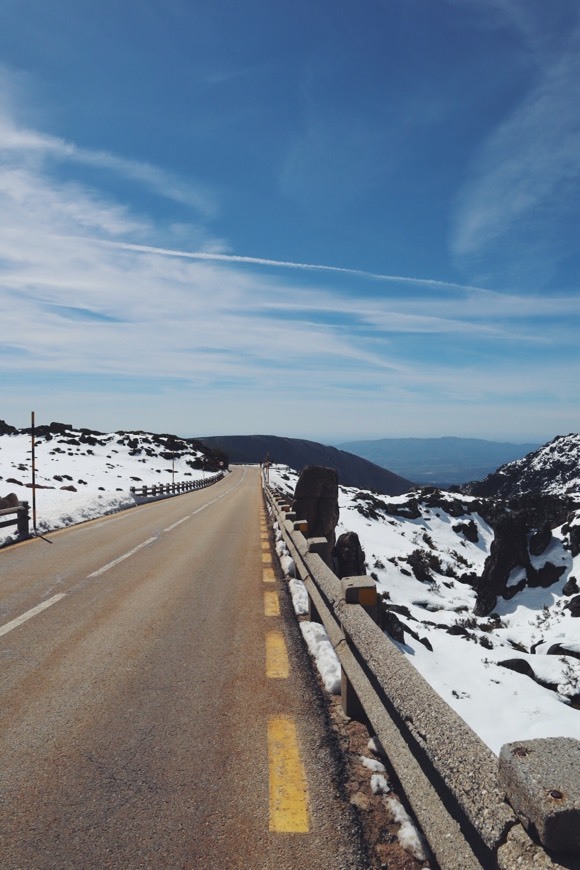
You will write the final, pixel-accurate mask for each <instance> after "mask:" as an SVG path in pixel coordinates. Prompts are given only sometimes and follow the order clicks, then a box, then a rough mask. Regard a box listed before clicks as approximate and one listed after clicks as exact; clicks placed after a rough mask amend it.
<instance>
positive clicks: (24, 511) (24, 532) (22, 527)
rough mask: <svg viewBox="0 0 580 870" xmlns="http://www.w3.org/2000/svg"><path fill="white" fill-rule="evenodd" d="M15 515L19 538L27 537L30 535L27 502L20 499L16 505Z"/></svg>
mask: <svg viewBox="0 0 580 870" xmlns="http://www.w3.org/2000/svg"><path fill="white" fill-rule="evenodd" d="M16 516H17V528H18V536H19V537H20V538H28V537H30V529H29V524H30V516H29V514H28V502H27V501H21V502H20V504H19V505H18V513H17V514H16Z"/></svg>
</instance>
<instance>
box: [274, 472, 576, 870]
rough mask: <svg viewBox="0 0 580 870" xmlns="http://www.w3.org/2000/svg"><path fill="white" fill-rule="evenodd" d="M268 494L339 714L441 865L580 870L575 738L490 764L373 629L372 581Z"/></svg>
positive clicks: (526, 748)
mask: <svg viewBox="0 0 580 870" xmlns="http://www.w3.org/2000/svg"><path fill="white" fill-rule="evenodd" d="M264 492H265V497H266V501H267V504H268V505H269V507H270V509H271V514H272V517H273V519H274V520H275V521H277V523H278V525H279V528H280V530H281V533H282V536H283V538H284V541H285V542H286V545H287V546H288V549H289V551H290V555H291V556H292V558H293V560H294V563H295V565H296V571H297V576H298V577H300V579H302V581H303V582H304V584H305V586H306V589H307V591H308V598H309V617H310V618H311V619H313V620H315V621H319V622H322V623H323V625H324V627H325V629H326V631H327V633H328V636H329V638H330V641H331V643H332V645H333V647H334V649H335V651H336V654H337V656H338V658H339V661H340V664H341V671H342V691H341V695H342V705H343V709H344V711H345V713H346V714H347V715H348V716H350V717H352V718H356V719H359V720H362V721H366V722H367V723H368V724H369V725H370V727H371V728H372V730H373V731H374V733H375V734H376V735H377V737H378V738H379V740H380V741H381V744H382V745H383V747H384V749H385V751H386V753H387V756H388V758H389V761H390V763H391V765H392V767H393V769H394V771H395V773H396V775H397V777H398V778H399V780H400V782H401V785H402V787H403V790H404V793H405V796H406V798H407V800H408V802H409V804H410V806H411V809H412V811H413V813H414V815H415V817H416V819H417V821H418V823H419V825H420V826H421V828H422V830H423V833H424V835H425V837H426V839H427V841H428V843H429V846H430V848H431V851H432V853H433V856H434V858H435V861H436V863H437V865H438V866H439V867H440V868H443V870H468V868H476V867H485V868H501V870H514V868H516V867H517V868H521V870H524V868H526V870H527V868H528V867H534V868H548V867H550V868H555V867H568V868H570V867H578V866H579V862H578V858H579V856H580V839H579V837H580V775H579V772H580V742H579V741H575V740H569V739H568V740H565V739H564V738H558V739H556V740H552V741H544V740H531V741H524V742H522V743H521V744H508V745H507V746H505V747H503V748H502V751H501V754H500V759H499V763H498V758H497V757H496V756H495V755H494V754H493V753H492V752H491V750H490V749H489V748H488V747H487V746H486V745H485V744H484V743H483V741H482V740H481V739H480V738H479V737H478V735H477V734H476V733H475V732H474V731H473V730H472V729H471V728H470V727H469V726H468V725H467V724H466V723H465V722H464V721H463V719H461V718H460V717H459V716H458V715H457V714H456V713H455V711H454V710H452V709H451V707H449V706H448V705H447V704H446V703H445V702H444V701H443V699H442V698H441V697H440V696H439V695H438V694H437V693H436V692H435V691H434V690H433V689H432V688H431V686H430V685H429V684H428V683H427V682H426V680H424V678H423V677H422V676H421V675H420V674H419V672H418V671H417V670H416V669H415V668H414V667H413V665H412V664H411V663H410V662H409V661H408V660H407V658H406V657H405V656H404V654H403V653H402V652H401V651H400V650H399V649H398V648H397V647H396V646H395V644H394V643H393V642H392V641H391V640H390V639H389V638H388V637H387V636H386V635H385V634H384V632H383V631H382V629H381V628H380V627H379V626H378V625H377V624H376V620H377V592H376V584H375V582H374V580H373V579H372V578H371V577H348V578H344V579H342V580H340V579H339V578H338V577H337V576H336V575H335V574H334V573H333V572H332V571H331V569H330V568H329V567H328V566H327V565H326V563H325V562H324V561H323V560H322V558H321V557H320V555H319V552H322V551H323V547H324V546H326V545H327V541H326V539H325V538H308V529H307V523H306V521H305V520H300V519H299V518H296V516H295V515H294V514H293V513H292V511H291V508H290V505H289V504H288V501H287V497H285V496H281V495H277V494H275V493H274V492H273V491H272V490H271V489H270V488H269V487H268V486H267V485H265V486H264ZM506 795H507V800H506ZM508 801H509V803H508ZM520 818H522V819H524V821H525V822H526V828H527V829H528V830H529V831H530V833H529V832H528V830H526V828H524V826H523V825H522V824H521V822H520ZM574 831H575V832H574ZM556 850H559V851H558V852H557V854H558V857H557V858H555V857H554V854H555V852H556ZM560 850H561V851H560ZM563 852H565V853H566V857H562V853H563ZM570 855H572V858H570ZM559 861H562V863H558V862H559Z"/></svg>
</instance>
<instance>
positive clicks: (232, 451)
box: [203, 435, 413, 495]
mask: <svg viewBox="0 0 580 870" xmlns="http://www.w3.org/2000/svg"><path fill="white" fill-rule="evenodd" d="M203 443H204V444H205V445H207V446H208V447H210V448H212V449H217V450H222V451H223V452H224V453H226V454H227V455H228V457H229V460H230V462H251V463H254V462H263V461H264V459H265V458H266V456H269V458H270V461H271V462H275V463H281V464H282V465H289V466H290V467H291V468H294V469H296V470H297V471H301V470H302V469H303V468H304V466H305V465H324V466H328V467H331V468H336V470H337V471H338V479H339V483H341V484H342V485H343V486H357V487H360V488H361V489H372V490H375V491H377V492H380V493H382V494H383V495H400V494H401V493H403V492H407V490H408V489H409V488H410V487H411V486H412V485H413V484H412V482H411V481H410V480H406V479H405V478H404V477H401V476H400V475H398V474H393V472H392V471H388V470H387V469H385V468H381V467H380V466H378V465H374V464H373V463H372V462H369V461H368V460H367V459H364V458H362V457H360V456H355V455H354V454H352V453H347V452H346V451H344V450H338V449H337V448H336V447H328V446H326V445H324V444H318V443H317V442H316V441H305V440H304V439H302V438H281V437H279V436H276V435H219V436H215V437H210V438H203Z"/></svg>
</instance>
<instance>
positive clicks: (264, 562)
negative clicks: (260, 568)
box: [262, 552, 272, 565]
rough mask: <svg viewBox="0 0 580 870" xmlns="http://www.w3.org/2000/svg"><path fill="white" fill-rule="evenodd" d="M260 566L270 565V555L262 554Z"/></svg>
mask: <svg viewBox="0 0 580 870" xmlns="http://www.w3.org/2000/svg"><path fill="white" fill-rule="evenodd" d="M262 565H272V554H271V553H269V552H268V553H262Z"/></svg>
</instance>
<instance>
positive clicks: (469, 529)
mask: <svg viewBox="0 0 580 870" xmlns="http://www.w3.org/2000/svg"><path fill="white" fill-rule="evenodd" d="M452 528H453V531H454V532H456V534H458V535H460V534H461V535H463V537H464V538H465V540H466V541H470V542H471V543H472V544H477V542H478V541H479V534H478V532H477V526H476V525H475V522H474V520H470V521H469V522H468V523H456V525H454V526H452Z"/></svg>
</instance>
